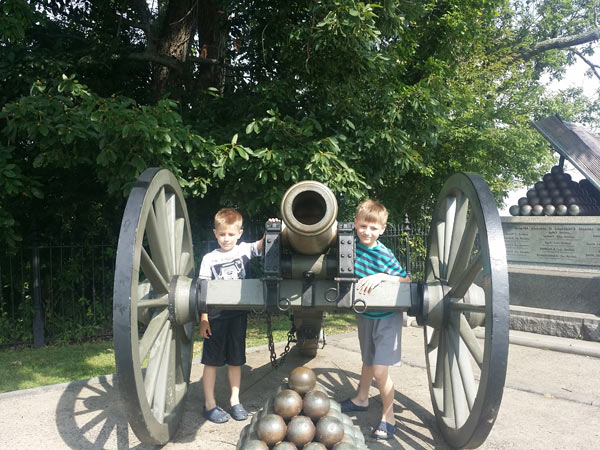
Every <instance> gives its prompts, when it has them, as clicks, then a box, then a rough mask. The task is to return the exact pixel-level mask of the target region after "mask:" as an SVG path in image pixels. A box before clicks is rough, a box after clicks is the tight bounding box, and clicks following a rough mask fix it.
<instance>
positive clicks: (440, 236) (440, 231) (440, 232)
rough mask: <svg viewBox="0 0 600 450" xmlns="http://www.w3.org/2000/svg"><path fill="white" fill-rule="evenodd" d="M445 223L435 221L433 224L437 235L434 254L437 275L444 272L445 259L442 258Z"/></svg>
mask: <svg viewBox="0 0 600 450" xmlns="http://www.w3.org/2000/svg"><path fill="white" fill-rule="evenodd" d="M445 230H446V224H445V222H442V221H440V222H437V223H436V224H435V232H436V236H437V252H436V256H437V257H438V259H439V275H440V277H441V276H442V274H444V273H446V261H445V260H444V236H445V234H446V233H445Z"/></svg>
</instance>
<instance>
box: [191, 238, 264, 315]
mask: <svg viewBox="0 0 600 450" xmlns="http://www.w3.org/2000/svg"><path fill="white" fill-rule="evenodd" d="M256 256H259V252H258V245H257V243H256V242H253V243H248V242H241V243H240V244H238V245H236V246H235V247H234V248H232V249H231V250H230V251H228V252H222V251H221V249H216V250H213V251H212V252H210V253H207V254H206V255H204V257H203V258H202V263H201V264H200V272H199V274H198V276H199V277H200V278H201V279H203V280H241V279H243V278H246V265H247V264H248V262H249V261H250V260H251V259H252V258H254V257H256ZM244 312H245V311H230V310H228V311H224V310H217V309H211V310H210V311H209V313H208V316H209V318H210V319H216V318H217V317H218V318H225V317H232V316H235V315H239V314H241V313H244Z"/></svg>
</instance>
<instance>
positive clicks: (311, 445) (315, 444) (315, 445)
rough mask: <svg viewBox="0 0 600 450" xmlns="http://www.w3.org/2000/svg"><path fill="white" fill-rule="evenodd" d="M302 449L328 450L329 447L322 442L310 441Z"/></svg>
mask: <svg viewBox="0 0 600 450" xmlns="http://www.w3.org/2000/svg"><path fill="white" fill-rule="evenodd" d="M302 450H327V447H325V446H324V445H323V444H321V443H320V442H309V443H308V444H306V445H305V446H304V447H302Z"/></svg>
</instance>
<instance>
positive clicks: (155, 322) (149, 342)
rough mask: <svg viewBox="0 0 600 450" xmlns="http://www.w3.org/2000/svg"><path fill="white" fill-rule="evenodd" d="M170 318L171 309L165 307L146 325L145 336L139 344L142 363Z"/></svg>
mask: <svg viewBox="0 0 600 450" xmlns="http://www.w3.org/2000/svg"><path fill="white" fill-rule="evenodd" d="M168 319H169V310H168V309H166V308H165V309H164V310H163V311H161V312H160V313H159V314H157V315H156V316H154V318H153V319H152V320H151V321H150V323H149V324H148V326H147V327H146V331H145V332H144V336H143V337H142V339H141V340H140V342H139V344H138V349H139V357H140V363H141V362H143V361H144V360H145V359H146V355H147V354H148V352H149V351H150V349H151V348H152V347H153V346H154V343H155V342H156V340H157V339H158V336H159V335H160V332H161V330H162V329H163V327H164V325H165V323H166V322H167V320H168Z"/></svg>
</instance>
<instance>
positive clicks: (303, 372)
mask: <svg viewBox="0 0 600 450" xmlns="http://www.w3.org/2000/svg"><path fill="white" fill-rule="evenodd" d="M316 383H317V376H316V375H315V373H314V372H313V371H312V369H309V368H308V367H304V366H300V367H296V368H295V369H294V370H292V371H291V372H290V376H289V378H288V385H289V387H290V389H293V390H294V391H296V392H297V393H299V394H300V395H303V394H306V393H307V392H308V391H311V390H312V389H313V388H314V387H315V384H316Z"/></svg>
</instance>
